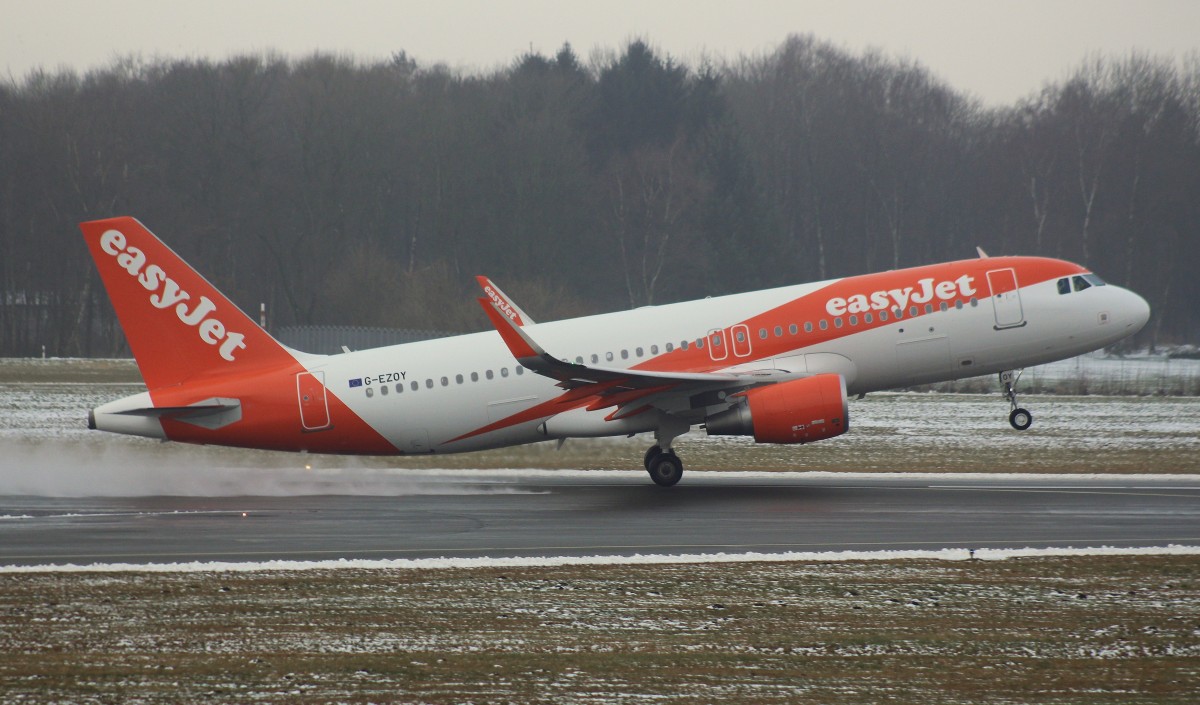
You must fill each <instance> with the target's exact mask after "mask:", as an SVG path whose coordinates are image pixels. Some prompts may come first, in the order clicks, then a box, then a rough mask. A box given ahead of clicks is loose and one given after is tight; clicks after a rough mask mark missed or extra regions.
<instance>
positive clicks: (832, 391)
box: [704, 374, 850, 443]
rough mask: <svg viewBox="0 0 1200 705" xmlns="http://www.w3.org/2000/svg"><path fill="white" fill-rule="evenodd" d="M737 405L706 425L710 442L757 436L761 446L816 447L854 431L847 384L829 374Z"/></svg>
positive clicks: (755, 392) (770, 389) (758, 393)
mask: <svg viewBox="0 0 1200 705" xmlns="http://www.w3.org/2000/svg"><path fill="white" fill-rule="evenodd" d="M741 396H743V397H745V399H746V402H745V403H744V404H737V405H735V406H734V407H732V408H730V409H726V410H725V411H722V412H721V413H719V414H714V415H712V416H710V417H708V418H707V419H705V422H704V423H705V428H706V429H707V431H708V435H710V436H750V435H753V436H754V440H755V441H756V442H758V443H812V442H813V441H822V440H825V439H826V438H833V437H834V436H840V435H842V434H843V433H845V432H846V431H847V430H848V429H849V428H850V408H849V406H850V405H849V403H848V401H847V399H846V380H845V379H844V378H843V377H842V376H841V375H835V374H824V375H815V376H813V377H805V378H804V379H797V380H793V381H791V382H781V383H779V384H772V385H770V386H767V387H758V388H757V389H751V390H749V391H747V392H744V393H743V394H742V395H741Z"/></svg>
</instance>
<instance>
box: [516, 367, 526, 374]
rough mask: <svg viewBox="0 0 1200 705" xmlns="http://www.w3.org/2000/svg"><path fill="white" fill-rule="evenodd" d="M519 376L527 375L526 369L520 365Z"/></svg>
mask: <svg viewBox="0 0 1200 705" xmlns="http://www.w3.org/2000/svg"><path fill="white" fill-rule="evenodd" d="M517 374H518V375H523V374H525V368H524V367H522V366H520V365H517Z"/></svg>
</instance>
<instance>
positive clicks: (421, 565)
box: [0, 544, 1200, 573]
mask: <svg viewBox="0 0 1200 705" xmlns="http://www.w3.org/2000/svg"><path fill="white" fill-rule="evenodd" d="M1197 555H1200V546H1180V545H1175V544H1172V545H1168V546H1148V547H1139V548H1118V547H1112V546H1101V547H1095V548H1074V547H1066V548H981V549H974V550H973V551H972V549H968V548H943V549H939V550H934V551H921V550H910V551H813V552H802V551H791V552H787V553H756V552H750V553H714V554H699V555H688V554H647V555H632V556H541V557H532V556H530V557H508V558H487V557H484V558H413V559H403V558H402V559H389V560H360V559H347V558H341V559H337V560H328V561H256V562H236V563H235V562H221V561H213V562H202V561H194V562H188V563H148V564H134V563H95V564H91V565H72V564H68V565H35V566H12V565H9V566H0V573H126V572H131V573H247V572H258V571H307V570H344V569H356V570H445V569H454V568H458V569H462V568H540V567H561V566H611V565H676V564H694V563H809V562H819V563H839V562H850V561H897V560H938V561H969V560H987V561H1002V560H1009V559H1013V558H1073V557H1080V556H1197Z"/></svg>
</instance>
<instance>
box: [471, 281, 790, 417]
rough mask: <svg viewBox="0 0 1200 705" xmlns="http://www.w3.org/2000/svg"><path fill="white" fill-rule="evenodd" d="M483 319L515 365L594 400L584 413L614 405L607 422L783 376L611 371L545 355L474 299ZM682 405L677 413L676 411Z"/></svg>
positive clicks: (700, 402) (715, 398) (685, 405)
mask: <svg viewBox="0 0 1200 705" xmlns="http://www.w3.org/2000/svg"><path fill="white" fill-rule="evenodd" d="M479 304H480V305H481V306H482V307H483V310H484V312H485V313H486V314H487V316H488V319H489V320H491V322H492V325H493V326H494V327H495V328H496V331H497V332H498V333H499V334H500V337H501V338H502V339H503V340H504V343H505V345H507V346H508V349H509V351H510V352H512V355H513V357H514V358H516V360H517V362H518V363H520V364H521V365H522V366H523V367H525V368H526V369H528V370H530V371H532V372H535V373H537V374H540V375H543V376H545V377H549V378H551V379H554V380H557V381H558V386H559V387H562V388H563V389H565V390H567V391H568V394H569V395H570V396H571V397H572V398H577V399H581V400H582V399H586V398H588V397H595V399H594V400H589V401H588V403H586V404H585V406H586V408H587V409H588V410H589V411H594V410H597V409H603V408H607V407H610V406H616V407H617V410H616V411H615V412H613V414H612V415H611V416H610V418H613V419H618V418H622V417H624V416H630V415H633V414H635V413H639V412H641V411H644V410H646V409H647V408H648V407H657V408H660V409H663V410H664V411H673V412H678V411H680V410H682V409H689V408H693V407H696V406H705V405H706V404H704V402H705V401H706V400H707V399H711V400H712V403H714V404H717V403H721V402H722V401H723V400H724V398H725V396H722V395H721V393H722V392H724V393H725V394H726V395H728V394H732V393H736V392H740V391H745V390H746V389H749V388H751V387H756V386H760V385H763V384H771V383H773V382H777V381H782V379H781V378H783V377H785V376H788V373H786V372H783V371H779V370H773V369H771V370H763V371H755V372H746V373H740V374H735V373H729V372H656V371H651V370H632V369H622V368H615V367H593V366H590V365H584V364H579V363H572V362H567V361H565V360H561V359H559V358H557V357H555V356H553V355H551V354H550V353H548V352H546V351H545V349H543V348H542V346H540V345H539V344H538V343H537V342H536V341H534V339H533V338H532V337H531V336H530V335H529V332H528V331H527V330H525V329H524V328H522V327H521V326H519V325H517V323H516V321H514V320H513V319H512V318H510V317H509V316H508V315H506V313H505V312H504V311H503V310H501V309H500V307H499V306H498V305H497V304H496V303H495V302H493V301H491V300H489V299H484V298H481V299H479ZM681 407H682V409H681Z"/></svg>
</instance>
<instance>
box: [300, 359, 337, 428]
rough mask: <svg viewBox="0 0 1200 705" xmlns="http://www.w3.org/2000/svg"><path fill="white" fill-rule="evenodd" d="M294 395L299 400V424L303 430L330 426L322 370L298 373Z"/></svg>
mask: <svg viewBox="0 0 1200 705" xmlns="http://www.w3.org/2000/svg"><path fill="white" fill-rule="evenodd" d="M296 396H297V397H298V399H299V402H300V425H301V427H302V428H303V429H304V430H305V431H323V430H325V429H327V428H329V427H330V425H331V424H330V423H329V400H328V399H327V398H326V397H325V373H324V372H300V373H298V374H297V375H296Z"/></svg>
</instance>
